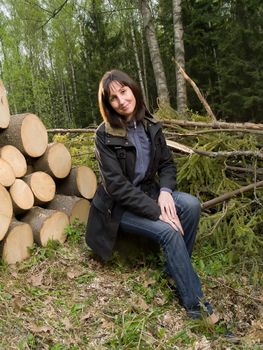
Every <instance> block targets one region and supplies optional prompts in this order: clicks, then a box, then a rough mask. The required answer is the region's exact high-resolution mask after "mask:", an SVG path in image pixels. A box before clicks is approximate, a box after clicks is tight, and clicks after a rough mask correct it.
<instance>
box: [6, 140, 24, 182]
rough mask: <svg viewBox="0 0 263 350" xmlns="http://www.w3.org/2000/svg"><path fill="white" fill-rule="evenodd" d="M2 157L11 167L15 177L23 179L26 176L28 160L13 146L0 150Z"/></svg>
mask: <svg viewBox="0 0 263 350" xmlns="http://www.w3.org/2000/svg"><path fill="white" fill-rule="evenodd" d="M0 157H1V158H2V159H4V160H5V161H7V162H8V163H9V164H10V165H11V167H12V169H13V171H14V174H15V177H18V178H19V177H23V176H24V175H25V174H26V172H27V164H26V159H25V157H24V156H23V154H22V153H21V152H20V151H19V149H17V148H16V147H14V146H11V145H6V146H4V147H2V148H1V149H0Z"/></svg>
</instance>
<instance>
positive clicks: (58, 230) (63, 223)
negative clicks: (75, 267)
mask: <svg viewBox="0 0 263 350" xmlns="http://www.w3.org/2000/svg"><path fill="white" fill-rule="evenodd" d="M68 224H69V218H68V216H67V215H66V214H65V213H63V212H55V213H54V214H52V215H51V216H50V217H49V218H47V219H46V221H45V222H44V224H43V226H42V228H41V230H40V233H39V240H40V244H41V245H42V246H46V245H47V243H48V241H49V240H55V241H59V242H60V243H64V242H65V240H66V238H67V236H66V233H65V229H66V227H67V225H68Z"/></svg>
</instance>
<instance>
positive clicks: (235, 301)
mask: <svg viewBox="0 0 263 350" xmlns="http://www.w3.org/2000/svg"><path fill="white" fill-rule="evenodd" d="M70 230H71V233H70V238H69V240H68V241H67V242H66V243H65V244H64V245H61V244H58V243H57V242H49V244H48V245H47V247H45V248H40V247H37V246H35V247H34V248H33V249H32V250H31V257H30V259H28V260H26V261H24V262H22V263H20V264H17V265H15V266H7V265H5V264H2V265H1V266H0V314H1V319H0V334H1V337H0V349H1V350H9V349H10V350H11V349H21V350H26V349H35V350H37V349H41V350H42V349H44V350H45V349H48V350H51V349H52V350H60V349H63V350H82V349H83V350H84V349H85V350H86V349H90V350H93V349H94V350H99V349H116V350H117V349H127V350H131V349H149V350H150V349H156V350H157V349H158V350H160V349H163V350H167V349H168V350H169V349H180V350H181V349H182V350H183V349H187V350H188V349H231V350H234V349H242V350H247V349H252V350H259V349H260V343H259V340H258V339H259V334H260V333H259V332H260V329H259V328H260V323H259V322H260V321H259V317H260V315H259V307H258V304H259V303H258V302H257V301H256V300H257V298H259V296H260V287H259V286H253V285H252V284H251V281H250V279H249V276H248V275H246V273H245V270H244V267H242V268H243V270H242V279H241V278H240V276H239V274H238V268H237V269H236V270H233V271H229V268H230V266H229V261H228V255H227V253H228V252H227V251H224V250H222V251H214V250H213V248H212V247H211V246H209V245H206V246H203V247H200V246H199V247H198V251H195V255H194V259H193V260H194V264H195V266H196V268H197V270H198V272H199V274H200V276H201V279H202V280H203V282H204V283H203V284H204V288H205V293H206V295H208V296H209V299H211V300H213V304H214V305H215V307H216V308H217V309H218V310H219V312H220V313H221V314H223V315H224V317H225V318H226V319H227V321H228V324H229V325H230V326H231V329H232V330H233V331H234V332H235V333H236V334H237V335H238V336H239V337H240V339H241V340H240V343H239V344H234V343H231V342H229V341H228V340H227V339H225V338H224V337H223V335H222V329H220V326H218V327H211V326H208V325H206V324H205V323H204V322H203V321H191V320H189V319H187V317H186V314H185V312H184V310H183V309H182V308H181V306H180V305H179V303H178V300H177V299H176V298H175V296H174V292H173V291H172V289H171V288H170V287H169V284H168V282H167V280H166V277H165V275H164V274H163V272H162V267H161V266H162V264H161V260H162V259H160V258H159V257H158V256H157V255H156V254H155V255H151V254H150V255H147V256H144V255H138V256H137V257H136V258H134V259H132V258H131V257H129V259H127V261H125V260H124V259H121V258H120V256H119V255H118V254H117V253H116V254H115V257H114V258H113V260H112V261H111V262H109V263H107V264H105V263H101V262H99V261H98V260H97V259H96V258H95V257H94V256H93V254H92V253H91V251H90V250H89V249H87V247H86V245H85V242H84V232H83V228H82V229H81V227H80V226H79V225H78V224H76V225H75V226H74V225H73V226H72V227H70ZM226 271H227V274H226ZM226 286H227V287H226Z"/></svg>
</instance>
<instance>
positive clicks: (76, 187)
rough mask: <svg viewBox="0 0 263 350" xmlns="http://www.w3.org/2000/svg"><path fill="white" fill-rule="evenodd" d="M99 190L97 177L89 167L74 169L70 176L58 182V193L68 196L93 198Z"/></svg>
mask: <svg viewBox="0 0 263 350" xmlns="http://www.w3.org/2000/svg"><path fill="white" fill-rule="evenodd" d="M96 188H97V177H96V175H95V173H94V172H93V170H92V169H90V168H89V167H87V166H79V167H75V168H72V169H71V171H70V174H69V175H68V176H67V177H66V178H65V179H63V180H61V181H58V182H57V193H58V194H65V195H68V196H77V197H84V198H86V199H91V198H93V196H94V194H95V191H96Z"/></svg>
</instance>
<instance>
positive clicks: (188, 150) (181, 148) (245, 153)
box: [166, 140, 263, 159]
mask: <svg viewBox="0 0 263 350" xmlns="http://www.w3.org/2000/svg"><path fill="white" fill-rule="evenodd" d="M166 143H167V145H168V147H170V148H171V149H172V150H177V151H181V152H184V153H187V154H194V153H196V154H199V155H203V156H208V157H213V158H215V157H238V156H245V157H255V158H262V159H263V152H260V151H258V152H256V151H255V152H253V151H232V152H228V151H218V152H213V151H204V150H201V149H192V148H190V147H187V146H185V145H183V144H180V143H178V142H175V141H171V140H166Z"/></svg>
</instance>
